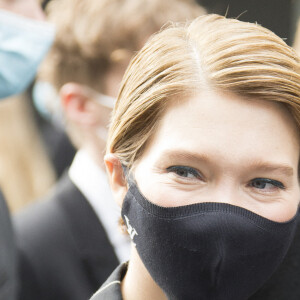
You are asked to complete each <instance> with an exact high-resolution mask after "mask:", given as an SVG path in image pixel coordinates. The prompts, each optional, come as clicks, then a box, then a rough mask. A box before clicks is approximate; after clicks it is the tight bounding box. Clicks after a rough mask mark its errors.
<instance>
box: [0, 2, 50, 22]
mask: <svg viewBox="0 0 300 300" xmlns="http://www.w3.org/2000/svg"><path fill="white" fill-rule="evenodd" d="M0 9H5V10H8V11H10V12H12V13H15V14H19V15H22V16H24V17H27V18H30V19H35V20H38V21H45V14H44V12H43V11H42V8H41V5H40V3H39V2H38V1H37V0H0Z"/></svg>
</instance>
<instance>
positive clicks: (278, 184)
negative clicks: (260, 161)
mask: <svg viewBox="0 0 300 300" xmlns="http://www.w3.org/2000/svg"><path fill="white" fill-rule="evenodd" d="M255 181H256V182H258V181H260V182H262V183H263V184H268V183H269V184H272V185H273V186H274V187H275V188H279V189H281V190H285V186H284V184H283V183H282V182H280V181H277V180H274V179H268V178H255V179H252V180H251V181H250V184H249V185H251V184H253V183H254V182H255ZM252 187H254V188H255V186H252Z"/></svg>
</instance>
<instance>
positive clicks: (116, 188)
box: [104, 153, 128, 207]
mask: <svg viewBox="0 0 300 300" xmlns="http://www.w3.org/2000/svg"><path fill="white" fill-rule="evenodd" d="M104 161H105V165H106V169H107V172H108V177H109V181H110V186H111V190H112V193H113V196H114V199H115V200H116V202H117V203H118V205H119V206H120V207H121V206H122V203H123V200H124V198H125V195H126V193H127V190H128V186H127V181H126V178H125V176H124V172H123V168H122V164H121V162H120V160H119V159H118V157H117V156H116V155H115V154H113V153H108V154H106V155H105V157H104Z"/></svg>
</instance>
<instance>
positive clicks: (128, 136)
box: [107, 15, 300, 168]
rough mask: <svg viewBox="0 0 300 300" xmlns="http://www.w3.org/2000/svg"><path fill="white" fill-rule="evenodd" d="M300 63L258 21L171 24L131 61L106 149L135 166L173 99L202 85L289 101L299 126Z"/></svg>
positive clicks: (210, 18) (218, 18)
mask: <svg viewBox="0 0 300 300" xmlns="http://www.w3.org/2000/svg"><path fill="white" fill-rule="evenodd" d="M299 62H300V61H299V57H298V56H297V54H296V53H295V51H294V50H293V49H292V48H291V47H289V46H287V45H286V43H285V42H284V41H283V40H282V39H280V38H279V37H278V36H276V35H275V34H274V33H272V32H271V31H269V30H267V29H265V28H263V27H262V26H260V25H258V24H252V23H246V22H241V21H238V20H235V19H227V18H225V17H222V16H218V15H207V16H203V17H199V18H197V19H196V20H194V21H193V22H192V23H191V24H185V25H173V26H171V27H169V28H167V29H165V30H163V31H161V32H160V33H158V34H157V35H155V36H153V37H152V38H151V39H150V40H149V41H148V43H147V44H146V45H145V46H144V47H143V49H142V50H141V51H140V52H139V53H138V54H137V55H136V56H135V58H134V59H133V60H132V62H131V64H130V65H129V67H128V69H127V71H126V74H125V76H124V78H123V81H122V85H121V90H120V93H119V96H118V100H117V103H116V106H115V110H114V112H113V116H112V122H111V126H110V132H109V138H108V144H107V152H112V153H115V154H116V155H117V156H118V158H119V159H120V161H121V162H122V164H123V165H125V166H128V167H129V168H130V167H131V166H132V165H133V163H134V162H135V161H136V160H138V159H139V157H140V156H141V154H142V152H143V149H144V147H145V145H146V143H147V142H148V141H149V139H150V138H151V137H152V136H153V133H154V131H155V127H156V126H157V124H158V123H159V119H160V118H161V117H162V115H163V113H164V110H165V108H166V106H167V105H168V102H169V101H171V100H172V99H174V98H176V99H177V101H180V99H183V98H184V97H185V96H186V95H189V94H191V93H195V92H197V91H201V90H203V89H209V90H213V91H221V92H222V91H224V92H230V93H233V94H235V95H238V96H240V97H243V98H246V99H250V100H251V99H261V100H268V101H277V102H280V103H283V105H285V106H286V107H287V108H288V109H289V110H290V112H291V117H292V116H293V117H294V119H295V121H296V122H297V125H298V127H300V73H299V71H300V69H299ZM179 96H180V97H179Z"/></svg>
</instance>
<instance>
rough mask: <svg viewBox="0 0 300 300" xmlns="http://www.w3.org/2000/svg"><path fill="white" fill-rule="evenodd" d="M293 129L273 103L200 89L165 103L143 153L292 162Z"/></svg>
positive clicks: (296, 140) (294, 148)
mask: <svg viewBox="0 0 300 300" xmlns="http://www.w3.org/2000/svg"><path fill="white" fill-rule="evenodd" d="M297 132H298V128H297V126H296V124H295V122H294V120H293V118H292V116H291V114H290V113H289V112H288V111H287V109H286V108H285V107H284V106H283V105H281V104H279V103H276V102H270V101H263V100H255V99H251V100H248V99H247V100H246V99H243V98H240V97H238V96H234V95H231V94H220V93H212V92H203V93H199V94H196V95H194V96H190V97H187V98H185V99H180V98H177V99H175V100H174V101H171V103H170V105H169V107H168V108H167V110H166V112H165V114H164V116H163V117H162V119H161V120H160V123H159V126H158V127H157V130H156V132H155V134H154V136H153V138H152V141H151V143H150V144H149V145H148V147H147V149H146V151H145V152H148V154H149V153H150V152H151V155H156V156H157V155H161V153H162V152H164V151H165V152H169V151H170V150H172V149H178V148H180V149H183V150H188V151H193V152H197V153H200V154H205V155H210V156H219V157H220V158H222V157H223V158H224V159H226V160H227V159H228V157H231V158H235V159H236V160H237V161H238V159H241V160H243V159H251V158H253V159H261V158H262V157H268V158H272V159H274V160H281V161H282V160H286V163H292V160H295V159H297V161H298V156H299V138H298V133H297Z"/></svg>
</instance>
